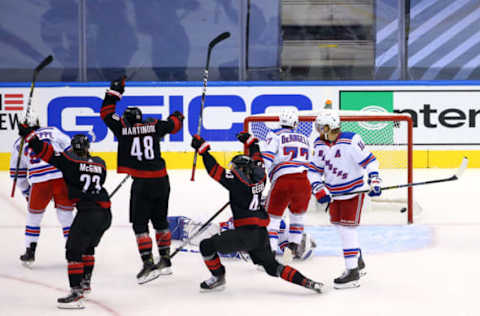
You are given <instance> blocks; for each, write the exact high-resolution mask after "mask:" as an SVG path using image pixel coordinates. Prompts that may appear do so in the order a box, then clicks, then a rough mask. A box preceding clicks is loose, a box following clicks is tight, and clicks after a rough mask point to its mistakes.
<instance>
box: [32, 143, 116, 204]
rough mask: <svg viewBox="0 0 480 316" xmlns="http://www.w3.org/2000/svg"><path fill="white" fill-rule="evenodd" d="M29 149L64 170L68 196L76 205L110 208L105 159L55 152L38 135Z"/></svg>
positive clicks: (70, 152) (68, 152)
mask: <svg viewBox="0 0 480 316" xmlns="http://www.w3.org/2000/svg"><path fill="white" fill-rule="evenodd" d="M28 146H29V147H30V148H31V149H32V150H33V151H34V152H35V154H36V155H37V157H38V158H40V159H42V160H43V161H46V162H48V163H50V164H52V165H54V166H55V167H57V168H58V169H59V170H61V171H62V173H63V178H64V180H65V183H66V184H67V188H68V197H69V198H70V199H71V200H72V201H73V202H75V203H77V206H79V204H88V203H92V202H93V203H95V204H97V205H99V206H100V207H103V208H110V198H109V197H108V193H107V191H106V190H105V188H104V187H103V184H104V183H105V179H106V177H107V169H106V166H105V161H103V159H102V158H100V157H88V158H81V157H79V156H78V155H77V154H75V152H73V151H72V150H70V151H65V152H55V151H54V149H53V146H52V145H50V144H49V143H47V142H43V141H41V140H40V139H38V137H36V136H35V137H33V138H31V139H30V140H29V143H28Z"/></svg>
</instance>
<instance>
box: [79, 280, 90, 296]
mask: <svg viewBox="0 0 480 316" xmlns="http://www.w3.org/2000/svg"><path fill="white" fill-rule="evenodd" d="M80 286H81V287H82V292H83V295H84V296H87V295H88V294H90V292H91V291H92V289H91V287H90V279H87V278H83V279H82V281H81V282H80Z"/></svg>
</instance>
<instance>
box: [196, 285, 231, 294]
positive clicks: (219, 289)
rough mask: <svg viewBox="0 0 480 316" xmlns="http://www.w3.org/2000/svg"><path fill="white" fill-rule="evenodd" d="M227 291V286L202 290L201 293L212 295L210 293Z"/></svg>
mask: <svg viewBox="0 0 480 316" xmlns="http://www.w3.org/2000/svg"><path fill="white" fill-rule="evenodd" d="M223 290H225V284H222V285H219V286H217V287H214V288H213V289H203V288H200V292H201V293H210V292H221V291H223Z"/></svg>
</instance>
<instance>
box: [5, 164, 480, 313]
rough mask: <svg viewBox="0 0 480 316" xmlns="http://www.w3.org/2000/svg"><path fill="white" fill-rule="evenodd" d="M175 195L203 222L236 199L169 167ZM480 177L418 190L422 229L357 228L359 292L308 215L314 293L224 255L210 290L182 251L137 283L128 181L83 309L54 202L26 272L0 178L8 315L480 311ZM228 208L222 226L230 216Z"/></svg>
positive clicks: (18, 212) (374, 215)
mask: <svg viewBox="0 0 480 316" xmlns="http://www.w3.org/2000/svg"><path fill="white" fill-rule="evenodd" d="M454 172H455V170H445V169H440V170H437V169H430V170H415V172H414V181H425V180H429V179H436V178H443V177H448V176H450V175H452V174H453V173H454ZM169 175H170V180H171V185H172V193H171V197H170V215H184V216H189V217H193V218H195V219H199V220H205V219H207V218H209V217H210V216H211V215H212V214H213V213H215V212H216V211H217V210H218V209H219V208H220V207H221V206H222V205H223V204H224V203H225V202H226V201H227V198H228V195H227V191H226V190H225V189H223V188H222V187H221V186H220V185H219V184H218V183H216V182H215V181H213V180H212V179H210V178H208V176H207V175H206V172H205V171H204V170H197V173H196V181H195V182H191V181H190V170H179V171H174V170H170V171H169ZM123 177H124V176H123V175H117V174H116V173H115V172H114V171H110V172H109V175H108V180H107V185H106V187H107V188H108V189H109V190H112V189H113V188H114V187H115V186H116V184H117V183H119V182H120V181H121V179H122V178H123ZM479 179H480V170H476V169H467V170H466V172H465V174H464V175H463V177H462V178H461V179H460V180H458V181H454V182H447V183H440V184H432V185H425V186H420V187H416V189H415V200H416V201H418V202H419V203H420V204H421V206H422V208H423V212H422V213H421V215H420V217H418V218H416V219H415V220H416V223H415V224H414V225H405V224H404V223H406V213H403V214H402V213H400V212H399V211H392V212H367V213H365V214H364V216H363V220H364V225H363V226H362V227H361V229H360V241H361V242H362V246H363V251H364V256H365V261H366V264H367V269H368V274H367V276H366V277H365V278H363V279H362V284H361V287H360V288H357V289H350V290H334V289H333V288H332V280H333V279H334V278H335V277H337V276H339V275H340V274H341V272H342V271H343V269H344V261H343V258H342V257H340V255H339V254H340V249H338V248H339V247H340V241H339V239H338V237H337V236H336V235H335V233H334V231H333V230H332V228H331V227H330V226H328V222H327V219H326V217H325V214H324V213H322V212H312V213H311V214H308V222H307V225H309V226H307V228H306V229H307V230H308V231H310V232H312V234H314V236H315V239H316V240H317V242H318V244H319V247H318V248H317V250H316V253H315V254H316V255H315V257H314V258H313V259H311V260H309V261H306V262H294V263H293V264H292V265H293V266H294V267H295V268H297V269H298V270H300V271H301V272H302V273H303V274H304V275H306V276H308V277H310V278H312V279H315V280H318V281H322V282H324V283H325V284H327V286H328V288H327V291H326V293H324V294H320V295H319V294H316V293H314V292H312V291H308V290H306V289H304V288H301V287H299V286H296V285H293V284H290V283H287V282H285V281H283V280H281V279H279V278H272V277H270V276H268V275H267V274H265V273H264V272H260V271H258V270H257V269H256V268H255V267H254V266H253V265H252V264H250V263H246V262H243V261H235V260H232V259H225V260H223V262H224V264H225V266H226V269H227V288H226V290H225V291H223V292H216V293H201V292H200V291H199V284H200V282H201V281H203V280H204V279H206V278H208V277H209V273H208V271H207V269H206V268H205V266H204V264H203V262H202V260H201V258H200V255H199V254H195V253H179V254H178V255H177V256H176V257H175V258H174V259H173V265H174V266H173V267H174V274H173V275H172V276H165V277H160V278H159V279H157V280H155V281H153V282H150V283H148V284H145V285H142V286H140V285H137V284H136V280H135V275H136V273H137V272H138V271H139V269H140V268H141V262H140V258H139V255H138V251H137V247H136V242H135V238H134V235H133V232H132V230H131V228H130V225H129V223H128V199H129V187H130V182H127V183H126V184H125V185H124V186H123V187H122V188H121V190H120V191H119V192H117V194H116V195H115V197H114V198H113V207H112V211H113V224H112V227H111V228H110V230H108V231H107V232H106V234H105V236H104V238H103V240H102V242H101V244H100V245H99V247H98V248H97V252H96V266H95V271H94V276H93V284H92V293H91V295H90V299H89V301H87V302H86V305H87V308H86V309H85V310H83V311H68V310H67V311H65V310H58V309H57V308H56V299H57V298H58V297H60V296H63V295H64V294H66V293H67V291H68V279H67V270H66V261H65V258H64V257H65V254H64V240H63V238H62V237H61V229H60V226H59V225H58V223H57V219H56V215H55V211H54V209H53V207H52V206H49V208H48V209H47V212H46V215H45V217H44V219H43V223H42V231H41V237H40V241H39V245H38V249H37V258H36V262H35V264H34V266H33V268H32V269H26V268H24V267H23V266H22V265H21V264H20V262H19V258H18V257H19V255H20V254H22V253H23V252H24V225H25V212H26V211H25V202H24V200H23V198H22V196H21V194H20V193H19V192H18V191H17V193H16V196H15V198H14V199H11V198H10V197H9V193H10V188H11V180H10V179H9V177H8V173H7V172H2V173H0V185H2V187H3V188H4V189H3V192H4V193H3V194H1V195H0V200H1V201H2V205H3V207H2V210H1V211H0V238H1V240H2V242H1V245H2V247H1V249H2V256H1V257H0V284H1V286H0V315H1V316H14V315H72V314H76V315H77V314H78V315H80V314H82V315H98V316H100V315H118V316H120V315H122V316H127V315H155V316H158V315H212V314H215V315H238V316H245V315H369V316H371V315H402V316H405V315H449V316H452V315H479V314H480V310H479V308H478V307H477V304H476V303H477V302H476V299H478V297H479V295H478V289H477V284H480V273H478V263H479V261H480V260H479V259H480V245H479V241H480V207H479V206H478V201H477V199H476V198H477V197H478V196H479V194H480V189H479V188H480V187H479V185H478V181H479ZM229 216H230V210H229V209H227V210H225V211H224V213H222V214H221V215H220V216H219V218H218V220H219V221H220V220H223V219H227V218H228V217H229Z"/></svg>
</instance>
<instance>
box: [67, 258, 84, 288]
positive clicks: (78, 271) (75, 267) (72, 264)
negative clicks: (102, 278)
mask: <svg viewBox="0 0 480 316" xmlns="http://www.w3.org/2000/svg"><path fill="white" fill-rule="evenodd" d="M82 278H83V262H77V261H69V262H68V281H69V282H70V287H72V288H73V287H79V286H80V282H82Z"/></svg>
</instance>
